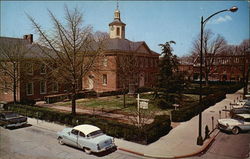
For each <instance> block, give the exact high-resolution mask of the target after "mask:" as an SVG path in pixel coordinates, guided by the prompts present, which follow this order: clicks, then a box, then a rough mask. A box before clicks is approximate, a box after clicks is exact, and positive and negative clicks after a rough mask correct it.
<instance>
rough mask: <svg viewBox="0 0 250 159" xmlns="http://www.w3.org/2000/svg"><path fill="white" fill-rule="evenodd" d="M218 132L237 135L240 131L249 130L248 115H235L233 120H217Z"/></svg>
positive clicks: (249, 121)
mask: <svg viewBox="0 0 250 159" xmlns="http://www.w3.org/2000/svg"><path fill="white" fill-rule="evenodd" d="M218 128H219V129H220V130H225V131H231V132H232V133H233V134H238V133H239V132H240V131H249V130H250V114H236V115H235V116H234V118H233V119H218Z"/></svg>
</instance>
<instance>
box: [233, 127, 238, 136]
mask: <svg viewBox="0 0 250 159" xmlns="http://www.w3.org/2000/svg"><path fill="white" fill-rule="evenodd" d="M239 132H240V129H239V128H238V127H234V128H233V130H232V133H233V134H234V135H237V134H239Z"/></svg>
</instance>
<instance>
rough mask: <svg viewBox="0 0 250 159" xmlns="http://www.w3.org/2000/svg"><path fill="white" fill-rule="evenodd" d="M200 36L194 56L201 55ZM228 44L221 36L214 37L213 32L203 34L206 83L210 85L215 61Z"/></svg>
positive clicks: (196, 42) (206, 31) (196, 41)
mask: <svg viewBox="0 0 250 159" xmlns="http://www.w3.org/2000/svg"><path fill="white" fill-rule="evenodd" d="M200 40H201V39H200V35H199V36H198V37H197V39H195V40H194V42H193V49H192V54H195V55H199V53H200V50H201V46H200ZM226 44H227V42H226V40H225V38H224V37H222V36H221V35H219V34H218V35H217V36H216V37H214V36H213V33H212V31H210V30H205V31H204V34H203V48H202V49H203V52H204V59H203V60H204V61H203V62H204V68H205V81H206V85H208V78H209V76H210V75H211V74H212V72H211V70H212V67H213V65H214V60H215V57H216V55H217V54H220V53H222V52H223V50H224V49H225V46H226Z"/></svg>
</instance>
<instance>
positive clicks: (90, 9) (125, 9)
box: [0, 1, 249, 56]
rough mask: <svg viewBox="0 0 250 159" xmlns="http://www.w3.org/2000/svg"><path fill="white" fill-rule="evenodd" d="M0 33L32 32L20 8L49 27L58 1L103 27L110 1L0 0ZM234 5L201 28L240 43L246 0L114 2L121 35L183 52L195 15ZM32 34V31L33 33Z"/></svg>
mask: <svg viewBox="0 0 250 159" xmlns="http://www.w3.org/2000/svg"><path fill="white" fill-rule="evenodd" d="M0 3H1V28H0V34H1V36H8V37H22V36H23V35H24V34H29V33H32V34H35V33H34V29H33V28H32V25H31V22H30V21H29V20H28V18H27V17H26V15H25V12H27V13H28V14H30V15H31V16H33V17H34V18H35V19H36V21H37V22H39V24H41V25H42V26H43V28H46V29H49V28H51V20H50V18H49V16H48V12H47V9H50V10H51V11H52V12H53V13H55V15H56V16H57V17H58V18H60V19H63V16H64V5H65V4H66V5H68V7H69V8H70V9H73V8H74V7H76V6H77V7H78V8H79V9H80V10H81V11H82V12H83V14H84V23H85V24H86V25H92V26H93V28H94V30H95V31H97V30H98V31H104V32H108V24H109V23H110V22H112V21H113V13H114V10H115V8H116V1H0ZM231 6H237V7H238V8H239V10H238V11H237V12H235V13H231V12H224V13H221V14H218V15H217V16H215V17H213V18H212V19H210V20H209V23H208V24H207V25H206V28H208V29H211V30H212V31H213V32H214V33H215V34H221V35H222V36H224V37H225V39H226V40H227V41H228V43H229V44H235V45H237V44H240V43H241V42H242V41H243V40H244V39H247V38H249V2H247V1H120V2H119V9H120V12H121V19H122V21H123V22H124V23H126V24H127V25H126V38H127V39H129V40H132V41H145V42H146V43H147V44H148V46H149V47H150V48H151V49H152V50H154V51H156V52H158V53H160V52H161V48H160V47H159V46H158V44H160V43H165V42H166V41H170V40H174V41H176V45H173V48H174V53H175V54H177V55H178V56H182V55H185V54H188V53H189V52H190V50H191V48H192V42H193V39H195V38H196V37H197V35H198V34H199V32H200V17H201V16H204V18H207V17H208V16H210V15H211V14H213V13H215V12H217V11H219V10H223V9H227V8H230V7H231ZM34 38H35V39H37V35H35V37H34Z"/></svg>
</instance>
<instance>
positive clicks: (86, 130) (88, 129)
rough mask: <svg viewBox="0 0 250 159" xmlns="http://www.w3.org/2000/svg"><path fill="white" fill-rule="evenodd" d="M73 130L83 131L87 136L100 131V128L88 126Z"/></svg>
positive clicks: (77, 127) (80, 126) (79, 126)
mask: <svg viewBox="0 0 250 159" xmlns="http://www.w3.org/2000/svg"><path fill="white" fill-rule="evenodd" d="M73 129H75V130H78V131H81V132H82V133H84V134H85V135H88V134H89V133H92V132H94V131H97V130H100V128H98V127H96V126H93V125H88V124H83V125H78V126H75V127H74V128H73Z"/></svg>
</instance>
